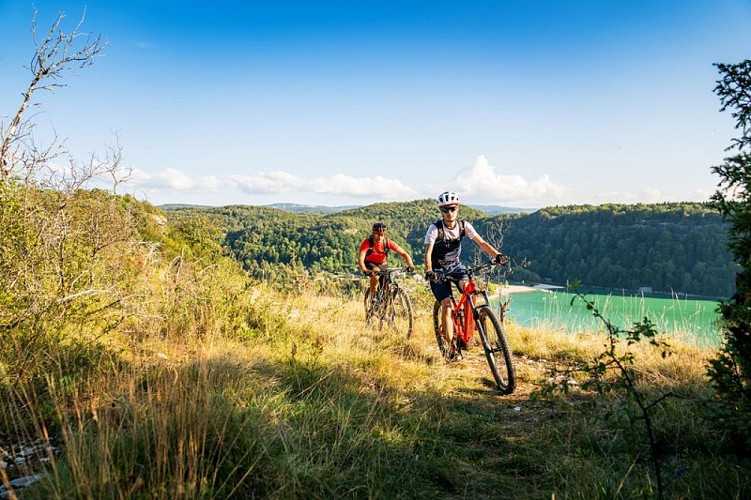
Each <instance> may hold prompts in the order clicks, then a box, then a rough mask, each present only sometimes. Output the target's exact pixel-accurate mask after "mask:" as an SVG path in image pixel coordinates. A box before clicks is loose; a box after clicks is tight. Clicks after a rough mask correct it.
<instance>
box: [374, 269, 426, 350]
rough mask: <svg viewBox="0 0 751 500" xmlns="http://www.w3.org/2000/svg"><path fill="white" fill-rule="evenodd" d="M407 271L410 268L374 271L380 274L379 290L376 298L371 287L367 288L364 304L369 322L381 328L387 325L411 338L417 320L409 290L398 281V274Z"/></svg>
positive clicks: (377, 274)
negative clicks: (371, 291) (405, 289)
mask: <svg viewBox="0 0 751 500" xmlns="http://www.w3.org/2000/svg"><path fill="white" fill-rule="evenodd" d="M406 272H408V268H401V267H390V268H386V269H381V270H380V271H373V273H374V274H375V275H376V276H379V280H378V290H377V291H376V294H375V298H372V297H371V296H370V289H369V288H368V289H366V290H365V297H364V300H363V305H364V306H365V320H366V321H367V322H368V324H371V325H377V326H378V329H379V330H380V329H383V327H384V326H385V327H387V328H389V329H391V330H393V331H394V332H396V333H398V334H399V335H404V336H405V337H407V338H409V337H410V336H411V335H412V325H413V323H414V321H415V318H414V315H413V313H412V302H411V301H410V300H409V296H408V295H407V292H405V291H404V289H402V288H401V287H400V286H399V283H398V282H397V281H396V277H397V276H400V275H402V274H405V273H406Z"/></svg>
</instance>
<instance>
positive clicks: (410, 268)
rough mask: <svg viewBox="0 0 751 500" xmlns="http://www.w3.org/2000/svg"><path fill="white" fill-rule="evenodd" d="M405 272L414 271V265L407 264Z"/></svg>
mask: <svg viewBox="0 0 751 500" xmlns="http://www.w3.org/2000/svg"><path fill="white" fill-rule="evenodd" d="M407 272H408V273H413V272H415V266H407Z"/></svg>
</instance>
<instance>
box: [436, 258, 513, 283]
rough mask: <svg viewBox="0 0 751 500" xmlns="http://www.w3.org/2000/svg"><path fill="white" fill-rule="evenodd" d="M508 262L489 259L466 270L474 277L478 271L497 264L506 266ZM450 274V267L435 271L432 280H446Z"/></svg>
mask: <svg viewBox="0 0 751 500" xmlns="http://www.w3.org/2000/svg"><path fill="white" fill-rule="evenodd" d="M506 264H508V262H503V263H496V262H495V261H494V260H491V261H488V262H487V263H485V264H480V265H478V266H475V267H470V268H468V269H465V270H464V272H465V273H467V275H468V276H469V277H470V278H472V276H474V275H475V274H478V273H480V272H482V271H485V270H486V269H490V268H493V267H495V266H505V265H506ZM449 274H451V270H450V269H448V270H437V271H433V276H434V279H432V280H431V281H436V282H440V281H445V280H447V279H448V275H449Z"/></svg>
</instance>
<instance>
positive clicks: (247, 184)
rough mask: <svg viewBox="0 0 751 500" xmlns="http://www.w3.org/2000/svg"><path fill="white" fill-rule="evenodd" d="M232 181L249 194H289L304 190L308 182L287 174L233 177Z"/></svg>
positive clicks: (258, 174)
mask: <svg viewBox="0 0 751 500" xmlns="http://www.w3.org/2000/svg"><path fill="white" fill-rule="evenodd" d="M230 181H231V183H232V184H234V185H235V186H236V187H237V188H238V189H239V190H240V191H243V192H244V193H248V194H274V193H288V192H290V191H297V190H301V189H304V187H305V184H306V181H305V180H304V179H302V178H301V177H297V176H295V175H292V174H288V173H286V172H280V171H276V172H269V173H266V172H258V173H257V174H255V175H233V176H231V177H230Z"/></svg>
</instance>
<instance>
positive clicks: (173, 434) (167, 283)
mask: <svg viewBox="0 0 751 500" xmlns="http://www.w3.org/2000/svg"><path fill="white" fill-rule="evenodd" d="M2 187H3V189H2V191H0V195H2V201H3V203H2V204H0V222H2V224H0V228H2V229H1V230H2V231H3V233H2V235H3V238H2V239H1V240H0V241H1V242H2V245H0V251H2V259H0V264H2V265H0V280H2V282H1V284H2V287H0V336H1V338H0V341H1V342H0V346H2V349H0V398H1V399H2V401H3V405H0V453H1V454H2V457H0V458H1V459H2V462H3V464H4V465H3V466H2V467H0V477H1V478H2V482H3V484H4V486H5V487H6V488H8V487H10V488H18V486H13V484H14V483H13V481H15V480H18V479H22V478H34V479H37V481H36V482H35V483H34V484H33V485H31V486H29V487H28V488H26V489H24V490H23V493H22V494H23V498H70V497H74V498H80V497H85V498H122V497H143V498H176V497H177V498H207V497H208V498H226V497H231V496H236V497H239V498H247V497H255V496H257V497H272V498H276V497H283V498H298V497H306V498H307V497H315V498H321V497H326V498H339V497H350V496H355V497H369V498H370V497H374V498H394V497H410V498H411V497H418V498H423V497H424V498H436V497H438V498H444V497H448V498H453V497H458V496H459V497H509V498H540V497H544V498H549V497H551V495H555V496H556V497H573V498H592V497H608V498H612V497H624V498H634V497H644V496H654V495H655V492H656V486H655V472H654V467H653V464H652V462H651V461H650V460H649V459H648V457H649V456H650V454H649V451H650V448H649V447H648V446H647V444H646V443H647V441H646V437H645V432H644V427H643V423H644V421H643V420H642V419H641V418H640V413H639V411H638V408H636V407H635V406H634V400H633V398H631V397H629V396H628V394H627V393H624V391H623V390H622V389H621V388H620V386H619V385H618V384H613V383H611V382H617V381H618V378H613V375H612V370H610V369H603V370H602V371H601V372H600V371H598V372H597V373H598V374H602V375H604V378H602V379H601V380H599V382H600V384H599V386H597V387H595V386H588V385H587V384H588V382H589V378H590V377H588V376H587V373H582V372H576V371H574V372H570V373H566V371H565V369H566V368H567V367H577V366H581V363H582V362H585V361H587V360H592V359H596V357H597V355H598V353H602V351H603V342H604V338H603V336H602V334H601V333H597V332H593V333H592V334H591V335H582V336H578V337H572V336H567V335H564V334H561V333H560V332H546V331H532V330H525V329H522V328H520V327H518V326H516V325H508V327H509V334H510V342H511V345H512V347H513V349H514V350H515V353H516V357H515V360H516V363H517V377H518V389H517V391H516V392H515V393H514V394H513V395H511V396H505V397H501V396H499V395H498V394H497V393H496V392H495V390H494V389H493V387H492V384H490V382H489V381H490V377H489V375H490V373H489V370H488V368H487V365H486V362H485V360H484V357H483V355H482V353H480V352H478V351H477V350H473V351H470V352H468V353H467V356H466V358H465V360H464V361H462V362H460V363H454V364H445V363H444V362H443V359H442V358H441V357H440V356H439V353H438V349H437V347H436V346H435V345H434V344H435V340H434V336H433V332H432V331H431V329H430V326H429V325H430V323H431V321H430V313H431V308H432V298H431V296H430V294H429V292H428V290H427V287H426V285H425V283H424V282H423V281H422V280H421V279H420V278H415V279H414V280H413V281H411V280H405V282H404V284H405V286H406V287H407V289H408V290H409V293H410V295H411V297H412V299H413V305H414V309H415V313H416V327H415V332H414V335H413V337H412V338H410V339H405V338H401V337H398V336H395V335H393V334H391V333H389V332H387V331H378V330H374V329H371V328H370V327H368V326H367V325H366V323H365V321H364V317H363V316H364V314H363V310H362V303H361V292H362V290H363V288H364V286H365V283H364V281H362V280H361V278H358V277H354V278H345V277H342V276H341V275H340V276H335V275H332V274H330V273H323V272H311V270H310V269H307V268H305V267H304V266H301V265H299V264H294V265H286V266H282V265H277V266H276V267H275V268H274V272H273V273H272V272H271V271H272V269H271V268H264V267H263V266H261V268H262V270H265V271H268V273H270V274H266V276H265V277H264V279H257V278H252V277H250V276H249V275H248V273H247V272H246V271H244V270H243V269H242V268H241V267H240V266H239V265H238V263H237V261H236V260H234V259H232V258H229V256H228V255H225V249H224V248H222V247H221V245H220V244H219V242H220V241H222V240H223V239H224V238H225V237H226V236H225V235H226V228H227V227H231V228H232V230H235V231H239V230H241V229H242V230H244V232H243V234H248V235H263V234H268V233H266V232H265V229H266V228H267V227H268V226H273V229H274V232H275V233H276V234H283V235H285V237H287V238H288V245H289V247H290V248H291V250H292V251H299V249H300V248H304V247H299V246H294V245H301V244H302V243H304V242H305V241H306V239H305V238H314V237H318V236H320V237H322V238H333V237H335V236H338V235H341V234H346V231H344V229H346V228H355V227H361V224H362V223H365V222H366V221H369V220H370V219H371V218H370V217H368V216H367V214H364V213H361V212H358V211H351V212H348V213H343V214H336V215H332V216H320V215H315V214H290V213H288V212H283V211H280V210H276V209H273V208H268V207H265V208H258V207H255V208H253V207H251V208H248V207H225V209H222V210H219V211H204V210H196V209H183V210H174V211H170V213H169V214H167V213H165V212H162V211H161V210H159V209H156V208H154V207H152V206H150V205H148V204H145V203H140V202H137V201H136V200H134V199H132V198H130V197H118V196H113V195H111V194H108V193H106V192H103V191H84V190H72V191H66V192H58V191H45V190H37V189H29V188H27V187H24V186H21V185H15V184H7V185H4V186H2ZM426 205H427V203H424V204H421V202H415V203H414V206H411V207H410V208H411V210H413V211H415V212H419V211H420V210H423V209H424V206H426ZM377 208H378V207H377ZM379 209H383V210H384V214H385V211H387V210H390V209H391V207H389V206H384V207H380V208H379ZM237 214H242V215H243V217H236V215H237ZM284 214H286V215H284ZM246 215H250V217H246ZM377 215H382V214H377ZM300 220H305V221H307V222H308V223H309V225H308V226H307V228H305V227H303V228H301V227H300V224H299V221H300ZM408 230H409V226H407V225H404V226H403V227H395V229H394V232H395V233H397V234H398V232H399V231H402V232H404V231H408ZM298 231H301V232H298ZM306 231H310V232H309V233H306ZM301 235H302V236H305V238H301V237H300V236H301ZM352 237H353V238H359V235H354V234H353V235H352ZM248 241H249V242H250V243H253V242H255V243H258V244H259V245H261V246H264V247H268V248H269V249H275V250H276V251H278V252H282V253H283V252H284V251H288V250H285V248H286V246H280V245H276V244H272V243H274V242H278V241H279V240H274V241H273V242H272V241H265V242H264V240H263V239H261V240H259V241H256V240H253V239H250V240H248ZM311 251H312V250H311ZM511 307H512V308H513V299H512V302H511ZM673 343H674V344H675V345H674V346H673V348H672V349H671V351H672V355H670V356H667V357H665V358H663V357H662V356H661V350H660V349H656V348H654V347H653V346H651V344H648V343H644V345H642V344H637V345H635V346H633V355H634V358H633V359H634V364H633V365H632V366H631V368H630V369H629V370H630V371H629V374H630V377H631V380H633V381H634V382H635V384H636V387H637V390H638V391H639V393H640V394H642V395H643V396H644V397H646V398H647V400H649V401H657V402H656V403H655V404H654V405H653V406H652V410H651V411H652V419H651V423H652V425H653V429H652V430H653V434H654V436H655V438H656V442H655V447H656V449H657V452H658V456H659V463H660V464H661V465H662V477H663V487H664V488H663V491H664V493H666V495H669V496H671V497H678V498H693V497H706V496H709V495H719V496H720V497H730V498H743V497H746V496H748V495H749V493H751V479H750V478H751V474H749V472H750V471H751V467H750V464H749V460H748V458H746V457H743V456H741V455H739V454H737V449H736V447H735V444H736V443H734V442H733V441H732V439H730V438H729V437H728V434H727V432H726V430H725V429H724V427H723V422H721V421H719V420H716V419H713V418H712V413H711V409H712V404H713V403H712V401H713V399H712V391H711V390H710V386H709V383H708V381H707V379H706V376H705V372H706V361H707V359H708V358H710V357H712V356H713V355H714V353H712V352H707V351H700V350H697V349H696V348H693V347H691V346H686V345H682V344H679V343H678V342H677V340H676V341H674V342H673ZM606 368H607V367H606ZM564 374H565V375H564ZM589 375H592V374H591V373H590V374H589ZM564 376H565V378H564V379H563V380H567V381H568V382H569V384H568V385H567V387H568V392H567V393H559V392H553V393H548V392H546V391H545V389H546V388H551V387H552V385H551V384H552V383H555V382H558V383H559V382H561V377H564ZM603 387H604V388H605V389H606V390H604V391H603V390H596V389H602V388H603ZM668 394H669V396H668V397H666V398H664V399H663V398H662V396H665V395H668ZM653 451H654V449H653ZM37 474H39V475H37Z"/></svg>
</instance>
